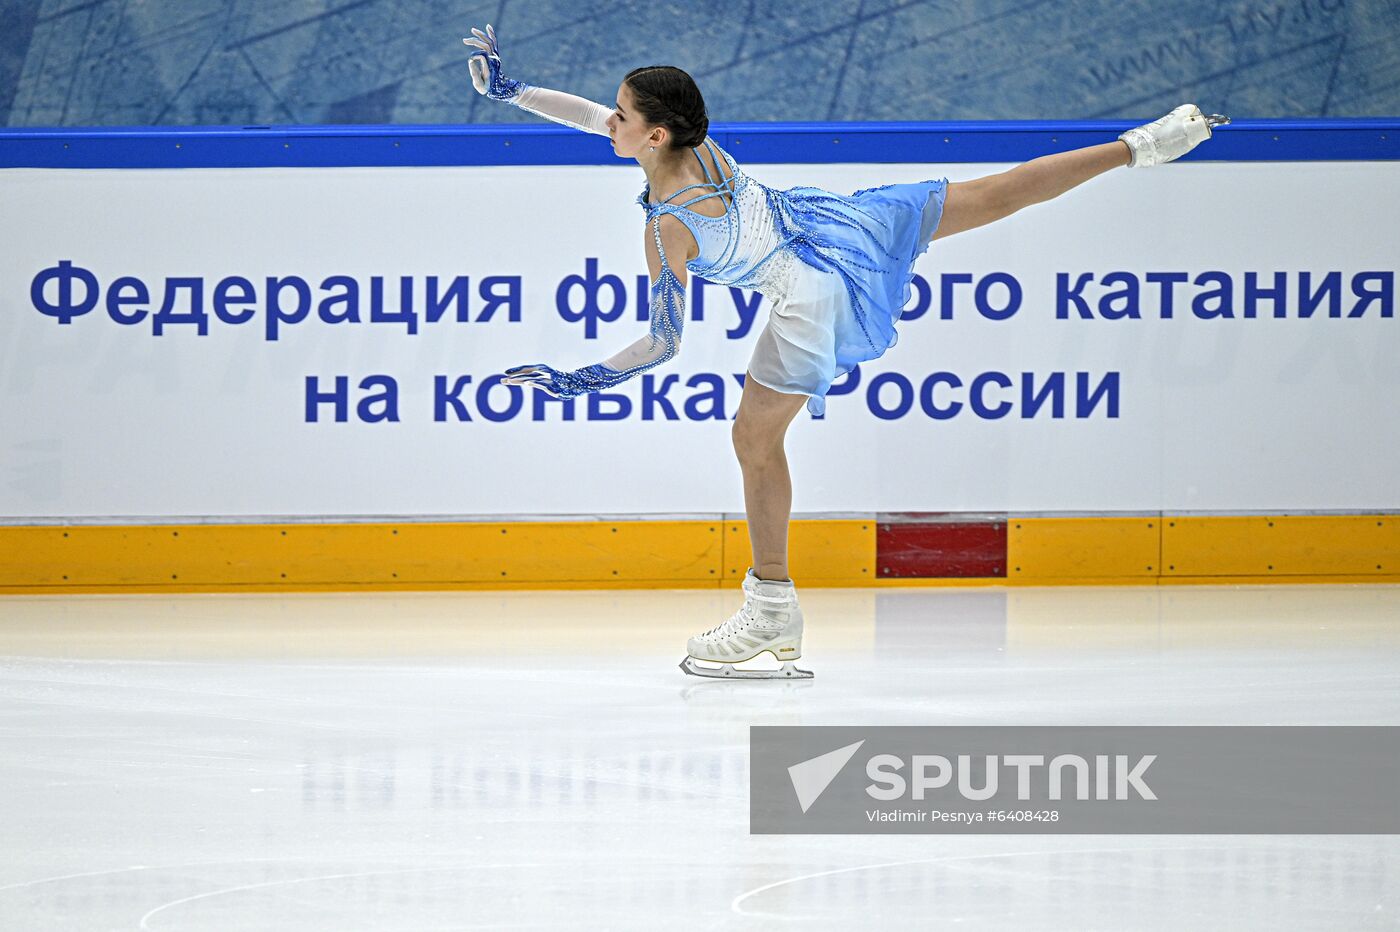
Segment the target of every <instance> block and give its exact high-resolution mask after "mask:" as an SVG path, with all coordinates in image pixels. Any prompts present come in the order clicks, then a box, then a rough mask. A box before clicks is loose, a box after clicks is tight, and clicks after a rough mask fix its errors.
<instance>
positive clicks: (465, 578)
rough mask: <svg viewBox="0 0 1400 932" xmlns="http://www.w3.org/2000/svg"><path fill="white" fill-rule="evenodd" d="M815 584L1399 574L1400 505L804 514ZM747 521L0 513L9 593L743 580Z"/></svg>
mask: <svg viewBox="0 0 1400 932" xmlns="http://www.w3.org/2000/svg"><path fill="white" fill-rule="evenodd" d="M788 553H789V572H790V575H791V576H792V578H793V579H796V580H798V581H799V582H801V583H802V584H803V585H805V586H818V587H851V586H871V587H882V586H911V585H925V586H939V585H943V586H1022V585H1033V586H1050V585H1139V586H1140V585H1194V584H1254V583H1336V582H1345V583H1361V582H1370V583H1379V582H1400V513H1396V512H1365V513H1310V514H1296V513H1290V514H1276V515H1275V514H1243V515H1220V514H1217V515H1188V514H1183V515H1171V514H1145V515H1107V514H1096V515H1022V516H1018V515H1006V514H995V513H990V514H988V513H952V514H948V513H919V512H899V513H888V514H877V515H867V516H824V517H802V516H797V517H795V518H794V520H793V522H792V525H791V529H790V533H789V547H788ZM750 554H751V551H750V546H749V538H748V526H747V523H746V522H745V521H743V520H741V519H737V518H735V517H731V516H726V515H716V516H713V517H704V516H701V517H698V518H694V519H691V518H687V519H684V520H636V519H626V520H622V519H619V520H613V521H599V520H521V521H501V522H497V521H457V522H434V521H418V520H402V521H363V522H337V523H312V522H307V521H292V522H289V523H280V524H266V523H257V524H254V523H198V524H194V523H190V524H171V523H166V524H112V523H106V524H102V525H94V524H73V523H68V524H65V523H58V522H55V523H50V524H30V525H13V526H6V527H0V593H7V594H22V593H28V594H42V593H62V594H68V593H80V592H83V593H87V592H258V591H261V592H285V591H356V592H363V591H373V590H431V589H606V588H626V589H637V588H662V589H682V588H683V589H691V588H710V587H723V588H729V587H733V586H736V585H737V584H738V582H739V581H740V580H742V578H743V576H744V574H745V572H746V570H747V567H748V565H749V561H750Z"/></svg>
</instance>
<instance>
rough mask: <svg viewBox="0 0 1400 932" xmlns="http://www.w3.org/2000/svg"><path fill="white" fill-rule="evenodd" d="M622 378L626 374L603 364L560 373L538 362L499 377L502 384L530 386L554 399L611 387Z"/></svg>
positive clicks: (515, 368)
mask: <svg viewBox="0 0 1400 932" xmlns="http://www.w3.org/2000/svg"><path fill="white" fill-rule="evenodd" d="M626 380H627V376H625V375H623V374H622V373H621V372H619V371H618V370H616V369H614V368H612V367H611V366H608V365H604V364H603V363H595V364H593V365H591V366H584V367H583V368H582V369H575V370H573V371H572V372H560V371H559V370H558V369H554V368H552V367H550V366H546V365H545V364H544V363H542V362H537V363H531V364H530V365H528V366H515V367H513V368H510V369H507V370H506V371H505V374H504V377H503V378H502V379H501V381H502V382H504V383H505V384H506V385H533V386H535V388H538V389H539V390H540V391H542V392H544V393H546V394H548V395H551V396H553V397H555V398H576V397H578V396H579V395H586V394H588V393H589V392H597V391H602V390H603V389H605V388H611V387H612V386H614V385H617V384H618V383H620V382H624V381H626Z"/></svg>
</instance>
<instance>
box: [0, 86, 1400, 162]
mask: <svg viewBox="0 0 1400 932" xmlns="http://www.w3.org/2000/svg"><path fill="white" fill-rule="evenodd" d="M1174 105H1175V104H1174V103H1172V104H1168V103H1166V102H1164V103H1163V106H1164V107H1169V106H1174ZM1162 112H1165V110H1162V111H1161V112H1152V113H1144V114H1142V116H1141V117H1140V118H1137V119H1131V120H985V121H983V120H949V121H938V122H932V121H930V122H890V123H824V122H812V123H712V124H710V126H711V129H710V135H711V137H712V138H713V139H714V140H715V142H717V143H719V144H720V145H721V146H723V147H724V148H725V149H727V150H729V151H730V152H731V153H732V154H733V155H734V157H735V158H736V159H738V160H739V162H740V163H741V164H755V165H761V164H789V165H791V164H831V163H842V162H856V163H874V164H879V163H917V162H928V163H935V164H955V163H960V162H972V163H998V162H1023V161H1027V160H1029V159H1033V158H1036V157H1038V156H1041V155H1049V154H1051V153H1054V152H1066V151H1069V150H1071V149H1077V148H1081V147H1083V146H1091V145H1097V144H1099V143H1104V142H1111V141H1113V140H1115V139H1117V138H1118V135H1119V134H1120V133H1122V132H1123V131H1124V130H1127V129H1131V128H1132V127H1134V126H1138V125H1141V124H1142V123H1144V122H1146V121H1147V120H1152V119H1156V118H1157V117H1159V116H1161V115H1162ZM1394 159H1400V119H1396V118H1394V117H1366V118H1348V119H1326V120H1237V121H1235V122H1234V123H1232V124H1230V125H1229V126H1226V127H1223V128H1221V129H1218V130H1216V132H1215V134H1214V137H1213V138H1212V140H1211V143H1210V145H1209V146H1208V147H1206V148H1203V149H1198V150H1195V151H1193V152H1188V153H1187V154H1186V155H1185V156H1182V158H1181V161H1187V162H1190V161H1231V162H1251V161H1267V162H1287V161H1335V160H1379V161H1388V160H1394ZM629 164H632V162H631V160H630V159H620V158H618V156H617V155H616V154H614V152H613V150H612V145H611V143H610V142H609V141H608V140H607V139H605V138H604V137H602V136H595V135H590V134H587V133H582V132H579V131H577V130H573V129H569V128H567V127H562V126H556V125H553V124H549V123H546V122H544V121H543V120H541V121H539V122H532V123H521V124H514V123H512V124H473V125H466V126H419V125H378V126H375V125H365V126H162V127H150V126H112V127H55V128H34V129H30V128H20V127H15V128H7V129H0V168H270V167H288V168H324V167H349V166H356V167H360V166H376V167H395V166H425V165H434V166H443V165H522V166H524V165H629Z"/></svg>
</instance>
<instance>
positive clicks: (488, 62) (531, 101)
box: [462, 23, 612, 136]
mask: <svg viewBox="0 0 1400 932" xmlns="http://www.w3.org/2000/svg"><path fill="white" fill-rule="evenodd" d="M472 36H473V38H471V39H463V40H462V42H463V43H465V44H466V45H470V46H472V47H473V48H476V49H479V50H480V51H477V52H473V53H472V57H471V60H470V61H468V62H467V68H468V70H470V71H471V74H472V86H473V87H475V88H476V89H477V92H478V93H481V94H485V95H486V96H487V97H490V98H491V99H492V100H500V101H504V102H505V103H508V104H514V105H515V106H517V107H519V108H520V109H521V110H527V111H529V112H530V113H533V114H535V115H537V116H542V117H544V118H545V119H547V120H553V121H554V122H556V123H563V124H564V125H565V126H572V127H573V128H574V129H581V130H583V131H584V132H586V133H594V134H596V135H599V136H607V135H608V125H607V120H608V117H609V116H610V115H611V114H612V108H611V107H604V106H603V105H602V104H595V103H594V102H593V101H591V100H586V99H584V98H582V97H575V96H574V95H573V94H566V93H564V92H563V91H552V90H550V89H549V88H547V87H533V86H532V85H529V84H525V83H524V82H521V81H512V80H511V79H510V78H508V77H506V76H505V75H504V74H502V73H501V55H500V52H499V51H498V49H497V48H496V30H494V29H492V28H491V24H490V23H487V24H486V31H485V32H482V31H481V30H480V29H477V28H476V27H472Z"/></svg>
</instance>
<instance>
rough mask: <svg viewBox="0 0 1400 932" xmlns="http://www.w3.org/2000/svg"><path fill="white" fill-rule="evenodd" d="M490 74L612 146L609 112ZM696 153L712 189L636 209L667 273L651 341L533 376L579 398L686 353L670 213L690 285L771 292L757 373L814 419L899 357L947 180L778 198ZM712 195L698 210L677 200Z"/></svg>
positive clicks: (528, 104) (501, 89)
mask: <svg viewBox="0 0 1400 932" xmlns="http://www.w3.org/2000/svg"><path fill="white" fill-rule="evenodd" d="M489 62H490V64H491V68H492V77H491V82H492V83H491V89H490V91H489V93H490V94H491V95H492V96H493V97H495V98H496V99H501V100H507V101H509V102H510V103H512V104H514V105H515V106H517V107H520V108H521V109H524V110H528V111H530V112H531V113H536V114H538V115H540V116H543V117H545V118H547V119H550V120H553V121H555V122H556V123H563V124H565V125H566V126H572V127H574V128H576V129H581V130H583V131H585V132H588V133H595V134H598V135H601V136H610V135H611V134H610V133H609V131H608V126H607V121H608V118H609V116H610V115H611V113H612V110H611V109H609V108H607V107H604V106H602V105H600V104H596V103H594V102H593V101H590V100H587V99H585V98H582V97H576V96H574V95H572V94H566V93H564V92H562V91H555V90H551V89H549V88H540V87H535V86H532V85H528V84H523V83H520V82H516V81H510V80H509V79H506V78H504V76H502V75H500V74H499V59H497V58H492V59H489ZM704 147H705V148H706V149H707V150H708V151H709V153H710V154H711V156H712V157H713V164H714V168H715V170H716V171H718V172H719V175H720V177H716V176H715V174H714V173H713V172H712V171H711V169H710V166H709V165H707V164H706V160H705V159H704V158H702V157H701V155H700V151H699V148H696V149H692V150H691V152H692V153H693V154H694V155H695V158H696V160H697V161H698V162H699V163H700V168H701V170H702V171H703V172H704V174H705V181H704V182H701V183H698V184H695V185H690V186H688V187H685V188H682V189H681V190H679V191H675V192H672V193H671V195H670V196H668V197H665V198H660V199H659V200H658V202H656V203H653V202H652V200H651V191H650V189H649V187H648V189H646V190H643V191H642V194H641V196H640V197H638V198H637V202H638V203H639V204H640V205H641V206H642V209H643V210H644V211H645V212H646V217H647V222H648V223H649V224H650V225H651V228H652V235H653V239H654V242H655V243H656V248H657V251H658V254H659V255H660V257H661V272H660V274H659V275H658V276H657V278H656V279H655V280H654V281H653V282H652V284H651V325H650V328H649V329H650V332H649V333H648V335H647V336H646V337H643V338H642V339H641V340H638V341H637V342H636V343H634V344H632V345H631V346H629V347H627V348H626V349H624V350H622V351H621V352H619V353H617V354H616V355H614V356H613V357H611V358H609V359H607V360H605V361H604V362H602V363H597V364H594V365H591V366H587V367H585V368H583V369H577V370H574V371H572V372H557V371H555V370H554V369H552V368H551V367H549V366H545V365H543V364H536V365H534V366H529V367H522V368H524V369H534V370H536V374H535V375H534V376H532V378H534V379H536V380H538V381H541V382H544V381H547V382H548V385H549V388H550V390H551V391H552V392H554V393H557V394H560V395H563V396H573V395H579V394H583V393H584V392H590V391H599V390H601V389H605V388H609V387H611V386H613V385H616V384H618V383H620V382H623V381H626V380H627V379H630V378H632V377H633V376H635V375H636V374H638V373H640V372H644V371H646V370H647V369H651V368H653V367H655V366H659V365H661V364H662V363H664V362H666V361H667V360H669V359H671V358H672V357H673V356H675V355H676V353H677V352H678V351H679V350H680V337H681V330H682V328H683V327H684V324H685V289H684V288H682V287H681V284H680V281H679V279H678V278H677V277H676V275H675V273H674V272H673V271H672V269H671V267H670V265H669V264H668V262H667V260H666V254H665V249H664V247H663V246H662V242H661V217H662V216H663V215H664V214H671V215H673V216H674V217H676V219H677V220H679V221H680V222H681V223H683V224H684V225H685V227H686V229H688V230H689V231H690V233H691V235H693V236H694V237H695V242H696V244H697V245H698V247H699V254H698V255H697V256H696V257H695V258H694V259H691V260H690V261H689V262H687V263H686V268H687V269H689V270H690V271H691V272H692V273H693V274H695V275H700V276H702V277H704V278H705V279H707V280H708V281H712V282H715V283H717V284H723V285H735V286H738V287H740V288H748V289H751V290H754V291H757V292H759V293H761V294H762V295H763V296H764V297H766V298H768V300H769V316H768V322H767V325H766V326H765V327H764V328H763V331H762V332H761V333H760V334H759V337H758V342H757V344H756V345H755V346H754V351H753V357H752V358H751V359H750V360H749V368H748V371H749V373H750V374H751V375H752V377H753V378H754V379H756V380H758V382H759V383H760V384H762V385H765V386H767V387H768V388H771V389H773V390H775V391H779V392H786V393H789V394H801V395H807V396H808V400H807V409H808V410H809V411H811V412H812V413H813V414H814V415H820V414H823V413H824V412H825V410H826V393H827V390H828V389H829V388H830V387H831V383H832V382H834V381H836V380H837V379H839V378H840V377H841V376H843V375H845V374H846V373H847V372H849V371H851V369H853V368H855V366H856V365H857V364H858V363H861V362H865V361H866V360H870V359H874V358H876V357H877V356H880V355H881V354H883V353H884V352H885V350H887V349H889V348H890V347H891V346H894V344H895V341H896V340H897V339H898V336H899V335H898V334H897V333H896V332H895V323H896V321H898V320H899V317H900V314H901V313H902V311H903V308H904V305H905V304H906V303H907V302H908V300H909V297H910V294H911V291H912V284H911V282H912V279H913V277H914V268H913V266H914V260H915V259H917V258H918V257H919V256H920V255H922V254H923V252H924V251H925V250H926V249H928V246H929V242H930V241H931V240H932V238H933V234H934V231H935V230H936V229H937V227H938V222H939V220H940V219H941V218H942V216H943V201H944V198H945V197H946V196H947V191H948V179H947V178H941V179H938V180H936V181H919V182H914V183H910V184H887V185H884V186H883V187H878V188H866V189H864V190H861V191H856V192H855V193H853V194H850V195H841V194H833V193H832V192H830V191H823V190H821V189H820V188H811V187H796V188H788V189H787V190H783V191H780V190H777V189H775V188H770V187H768V186H767V185H765V184H762V183H761V182H759V181H757V180H756V179H754V178H750V177H749V176H748V175H747V174H746V173H745V172H744V171H743V170H742V169H740V168H739V166H738V164H737V163H736V162H735V161H734V159H733V158H731V157H730V155H729V153H727V152H725V151H724V150H723V149H722V148H720V146H719V145H718V144H716V143H715V141H714V140H713V139H710V138H706V139H705V141H704ZM694 188H702V189H706V190H703V191H702V192H701V193H699V194H696V195H695V196H694V197H693V198H691V199H690V200H684V201H682V202H680V203H671V201H672V200H673V199H674V198H675V197H676V196H678V195H681V194H684V193H686V192H687V191H690V190H692V189H694ZM714 197H719V198H722V199H723V200H724V202H725V207H726V209H725V212H724V214H723V215H722V216H717V217H710V216H707V215H705V214H701V213H698V212H697V211H695V210H694V209H692V205H694V204H696V203H697V202H699V201H702V200H705V199H707V198H714Z"/></svg>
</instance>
